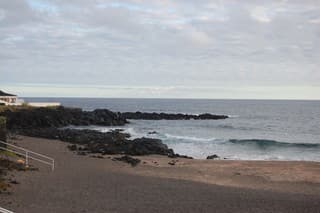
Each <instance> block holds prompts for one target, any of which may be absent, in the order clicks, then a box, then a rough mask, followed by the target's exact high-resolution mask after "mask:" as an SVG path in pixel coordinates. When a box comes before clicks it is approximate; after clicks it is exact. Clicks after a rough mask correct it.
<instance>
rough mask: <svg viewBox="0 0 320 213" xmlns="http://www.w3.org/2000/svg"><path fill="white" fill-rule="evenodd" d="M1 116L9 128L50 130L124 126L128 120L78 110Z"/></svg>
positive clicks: (105, 112) (30, 110) (28, 111)
mask: <svg viewBox="0 0 320 213" xmlns="http://www.w3.org/2000/svg"><path fill="white" fill-rule="evenodd" d="M0 116H5V117H6V118H7V128H8V129H10V130H13V129H25V128H29V129H30V128H49V127H64V126H68V125H76V126H78V125H104V126H114V125H118V126H119V125H124V124H126V123H127V120H126V119H125V118H123V117H122V116H121V114H120V113H114V112H111V111H110V110H107V109H97V110H94V111H90V112H89V111H82V110H81V109H77V108H65V107H57V108H50V107H46V108H31V107H29V108H21V109H16V110H9V109H7V110H4V111H2V112H1V113H0Z"/></svg>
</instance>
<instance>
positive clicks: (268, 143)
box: [228, 139, 320, 149]
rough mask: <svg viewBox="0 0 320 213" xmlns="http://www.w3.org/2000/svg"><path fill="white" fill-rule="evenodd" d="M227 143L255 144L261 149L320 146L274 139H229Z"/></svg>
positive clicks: (318, 145) (318, 146)
mask: <svg viewBox="0 0 320 213" xmlns="http://www.w3.org/2000/svg"><path fill="white" fill-rule="evenodd" d="M228 142H229V143H233V144H240V145H255V146H257V147H259V148H261V149H266V148H269V147H278V148H320V144H313V143H287V142H280V141H275V140H267V139H241V140H239V139H230V140H228Z"/></svg>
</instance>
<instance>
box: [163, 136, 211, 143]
mask: <svg viewBox="0 0 320 213" xmlns="http://www.w3.org/2000/svg"><path fill="white" fill-rule="evenodd" d="M165 136H166V137H167V138H168V139H177V140H186V141H198V142H209V141H213V140H215V138H198V137H192V136H182V135H171V134H165Z"/></svg>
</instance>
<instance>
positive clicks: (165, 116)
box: [121, 112, 228, 120]
mask: <svg viewBox="0 0 320 213" xmlns="http://www.w3.org/2000/svg"><path fill="white" fill-rule="evenodd" d="M121 115H122V117H123V118H126V119H132V120H219V119H227V118H228V116H227V115H213V114H209V113H204V114H200V115H190V114H182V113H178V114H172V113H155V112H153V113H148V112H124V113H121Z"/></svg>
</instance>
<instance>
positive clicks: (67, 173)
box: [0, 136, 320, 213]
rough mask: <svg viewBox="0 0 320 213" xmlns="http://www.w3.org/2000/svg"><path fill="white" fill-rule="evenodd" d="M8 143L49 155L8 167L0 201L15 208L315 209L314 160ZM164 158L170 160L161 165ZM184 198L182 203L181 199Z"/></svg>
mask: <svg viewBox="0 0 320 213" xmlns="http://www.w3.org/2000/svg"><path fill="white" fill-rule="evenodd" d="M12 142H15V143H17V144H18V145H20V146H23V147H25V148H28V149H32V150H34V151H36V152H40V153H45V154H47V155H49V156H50V157H53V158H55V160H56V169H55V170H54V171H53V172H51V171H50V168H49V167H47V166H46V165H42V164H39V163H36V162H33V161H32V162H31V163H32V165H33V166H34V167H37V168H39V171H30V172H13V173H12V174H14V176H15V178H16V180H17V181H18V182H19V183H20V184H18V185H14V186H13V187H12V194H11V195H0V206H2V207H7V208H8V209H10V210H13V211H15V212H34V213H38V212H39V213H40V212H62V213H64V212H81V211H83V212H137V211H139V212H141V211H149V212H150V211H155V212H163V211H171V212H172V211H174V212H196V211H197V210H199V209H202V211H203V212H212V211H214V210H215V211H216V212H235V211H237V212H246V213H248V212H256V209H255V208H259V210H260V211H259V212H270V211H272V212H285V209H286V208H287V207H289V206H290V207H291V206H294V208H295V210H294V211H291V212H299V213H301V212H308V213H309V212H315V210H319V209H320V203H319V202H317V201H319V200H320V163H312V162H304V163H301V162H300V163H299V162H265V161H256V162H252V161H233V160H196V159H185V158H168V157H166V156H161V155H148V156H134V158H139V159H140V160H141V162H140V164H138V165H137V166H135V167H132V166H130V165H129V164H127V163H124V162H120V161H114V160H112V159H113V158H114V157H117V156H121V155H104V156H103V155H100V154H90V155H86V156H82V155H77V154H76V153H74V152H72V151H70V150H69V149H68V148H67V146H68V143H66V142H62V141H59V140H52V139H43V138H33V137H27V136H19V137H18V139H16V140H12ZM97 155H99V156H103V157H104V158H103V159H102V158H97ZM92 156H96V157H92ZM171 161H175V164H174V165H170V164H168V163H169V162H171ZM279 171H280V172H279ZM31 194H33V195H34V196H30V195H31ZM194 195H196V196H197V198H195V197H194ZM186 199H187V200H189V202H190V203H188V204H186V203H185V200H186ZM194 199H196V200H197V202H196V203H195V201H194ZM70 203H71V205H70ZM220 204H221V206H220ZM239 205H240V206H239ZM253 206H254V207H255V208H253V209H252V207H253ZM270 208H271V209H270ZM106 209H107V210H106ZM275 209H278V210H279V211H274V210H275ZM281 209H282V211H280V210H281Z"/></svg>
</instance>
